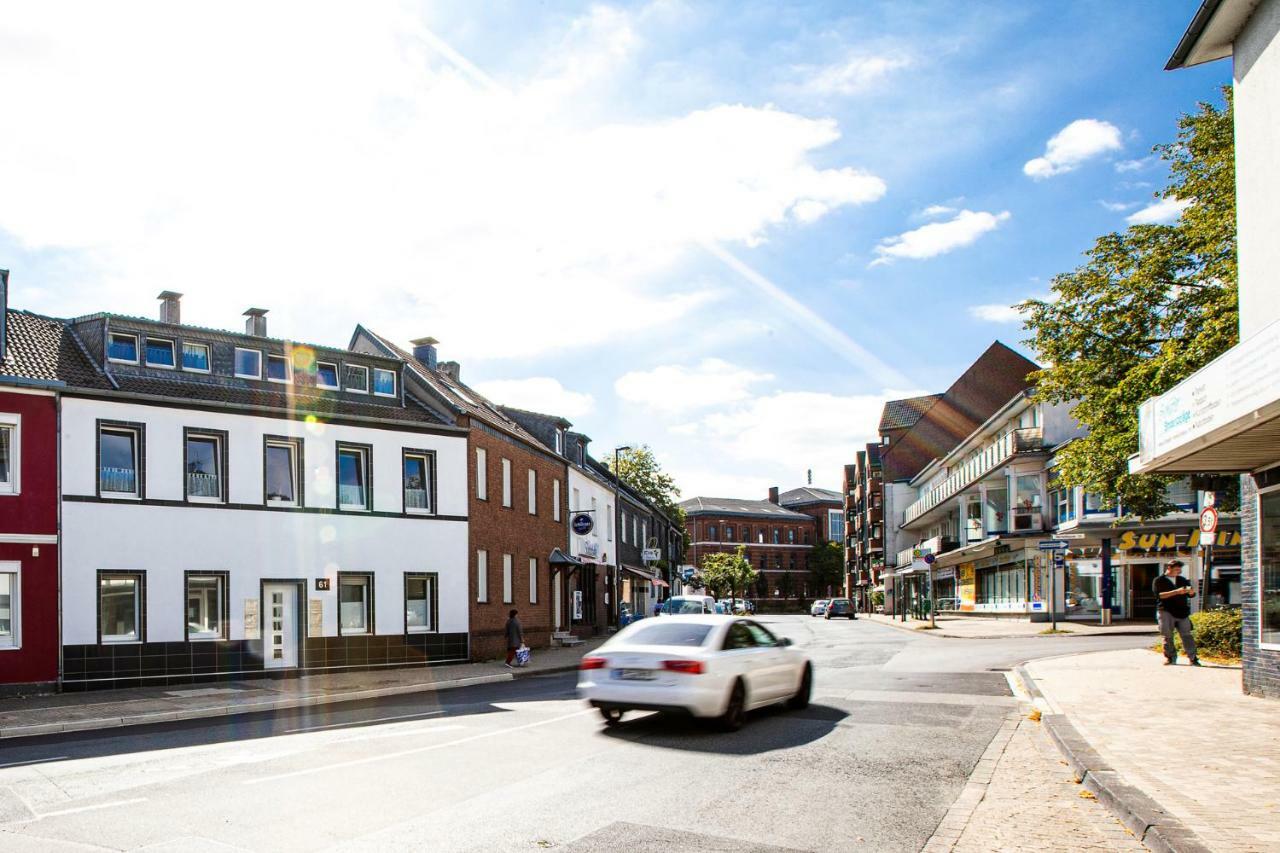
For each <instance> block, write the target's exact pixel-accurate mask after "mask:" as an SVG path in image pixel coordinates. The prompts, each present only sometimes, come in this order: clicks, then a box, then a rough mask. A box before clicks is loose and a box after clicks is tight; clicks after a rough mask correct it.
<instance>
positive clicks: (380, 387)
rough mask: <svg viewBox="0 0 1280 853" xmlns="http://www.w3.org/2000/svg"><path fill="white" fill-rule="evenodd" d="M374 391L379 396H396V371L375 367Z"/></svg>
mask: <svg viewBox="0 0 1280 853" xmlns="http://www.w3.org/2000/svg"><path fill="white" fill-rule="evenodd" d="M373 393H374V394H376V395H377V396H379V397H394V396H395V395H396V374H395V371H393V370H383V369H382V368H381V367H375V368H374V369H373Z"/></svg>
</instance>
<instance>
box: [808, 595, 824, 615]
mask: <svg viewBox="0 0 1280 853" xmlns="http://www.w3.org/2000/svg"><path fill="white" fill-rule="evenodd" d="M826 612H827V599H825V598H819V599H818V600H817V601H815V602H814V603H813V606H812V607H810V608H809V615H810V616H822V615H824V614H826Z"/></svg>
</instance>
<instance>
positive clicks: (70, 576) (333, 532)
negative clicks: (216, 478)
mask: <svg viewBox="0 0 1280 853" xmlns="http://www.w3.org/2000/svg"><path fill="white" fill-rule="evenodd" d="M98 418H103V419H109V420H120V421H131V422H138V423H143V424H145V425H146V479H147V488H146V497H147V499H148V500H175V501H177V500H182V497H183V495H182V473H181V472H182V465H183V453H182V430H183V427H184V426H186V427H197V428H205V429H220V430H226V431H227V432H228V446H227V454H228V466H229V473H228V485H229V498H230V502H231V503H242V504H261V503H262V446H263V435H265V434H271V435H289V436H299V437H302V438H303V441H304V450H303V457H304V463H305V468H306V470H305V472H304V478H305V481H306V488H305V492H304V499H305V503H306V506H308V507H323V508H332V507H333V505H334V485H333V484H334V474H333V468H334V455H335V442H337V441H351V442H358V443H363V444H369V445H372V446H373V471H374V476H373V486H374V510H375V512H381V511H387V512H398V511H399V510H400V504H401V499H402V498H401V488H402V485H401V482H402V481H401V472H400V460H401V449H402V448H406V447H408V448H417V449H423V450H434V451H435V453H436V466H437V485H436V492H437V504H438V512H439V514H441V515H453V516H459V517H463V516H465V515H466V512H467V491H466V490H467V486H466V439H465V437H464V436H460V435H459V436H452V435H434V434H424V433H413V432H402V431H398V430H383V429H372V428H367V427H354V426H335V425H318V424H317V425H306V424H303V423H298V422H294V421H287V420H283V419H275V418H261V417H253V416H244V415H231V414H223V413H216V412H202V411H194V410H183V409H168V408H163V407H157V406H143V405H136V404H130V403H117V402H107V401H101V400H86V399H78V398H64V399H63V411H62V478H63V494H64V496H75V495H83V496H92V495H93V494H94V489H95V476H96V475H95V436H96V420H97V419H98ZM62 512H63V521H62V523H63V535H62V576H63V636H64V639H63V642H64V643H67V644H82V643H93V642H96V624H97V614H96V607H97V588H96V576H97V571H98V570H99V569H129V570H139V571H145V572H146V573H147V580H146V584H147V607H146V611H147V631H146V638H147V640H148V641H150V642H160V641H180V640H182V639H183V623H184V618H185V614H184V610H185V602H184V599H185V590H184V588H183V572H184V571H188V570H206V571H211V570H222V571H227V572H229V573H230V590H229V592H228V597H229V601H230V608H229V609H230V620H231V621H230V634H229V636H230V638H231V639H243V638H244V637H245V633H244V601H245V599H250V598H252V599H257V598H258V596H259V581H260V580H261V579H262V578H304V579H307V583H306V588H307V598H308V599H320V600H321V601H323V608H324V635H325V636H334V635H336V634H337V572H338V571H363V572H373V573H374V620H375V621H374V630H375V632H376V633H378V634H385V633H399V632H402V631H403V630H404V586H403V584H404V572H436V573H438V575H439V589H438V595H439V625H438V630H439V631H441V632H463V631H466V630H467V625H468V622H467V606H468V593H467V556H468V544H467V522H466V521H465V520H445V519H419V518H396V517H383V516H377V515H374V516H369V515H363V514H359V513H325V514H319V513H306V512H287V511H279V510H267V509H263V510H261V511H256V510H252V509H229V508H225V507H221V508H220V507H216V506H211V507H204V506H157V505H151V504H143V505H139V504H138V503H137V502H134V501H128V500H123V501H109V502H80V501H74V500H64V501H63V506H62ZM324 577H327V578H329V579H330V580H331V584H330V586H331V589H330V590H329V591H327V592H319V591H316V590H315V588H314V587H315V584H314V582H313V579H315V578H324ZM302 606H303V607H304V611H303V612H304V614H305V612H306V610H305V607H306V605H305V604H303V605H302Z"/></svg>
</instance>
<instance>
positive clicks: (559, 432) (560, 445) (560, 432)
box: [556, 429, 564, 456]
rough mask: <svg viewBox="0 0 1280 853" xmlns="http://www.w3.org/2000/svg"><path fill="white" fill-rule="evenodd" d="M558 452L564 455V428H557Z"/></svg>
mask: <svg viewBox="0 0 1280 853" xmlns="http://www.w3.org/2000/svg"><path fill="white" fill-rule="evenodd" d="M556 453H558V454H559V455H561V456H563V455H564V430H562V429H558V430H556Z"/></svg>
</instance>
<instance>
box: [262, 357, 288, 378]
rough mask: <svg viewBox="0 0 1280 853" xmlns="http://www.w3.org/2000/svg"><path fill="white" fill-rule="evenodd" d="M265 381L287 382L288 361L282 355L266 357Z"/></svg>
mask: <svg viewBox="0 0 1280 853" xmlns="http://www.w3.org/2000/svg"><path fill="white" fill-rule="evenodd" d="M267 381H268V382H288V381H289V359H288V358H287V357H286V356H283V355H268V356H267Z"/></svg>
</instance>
